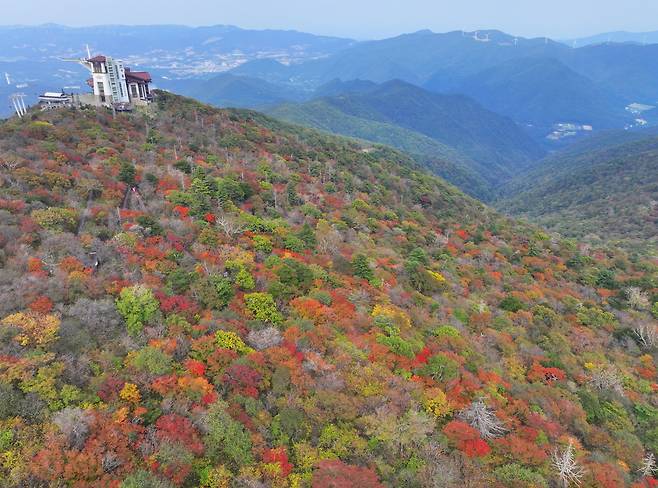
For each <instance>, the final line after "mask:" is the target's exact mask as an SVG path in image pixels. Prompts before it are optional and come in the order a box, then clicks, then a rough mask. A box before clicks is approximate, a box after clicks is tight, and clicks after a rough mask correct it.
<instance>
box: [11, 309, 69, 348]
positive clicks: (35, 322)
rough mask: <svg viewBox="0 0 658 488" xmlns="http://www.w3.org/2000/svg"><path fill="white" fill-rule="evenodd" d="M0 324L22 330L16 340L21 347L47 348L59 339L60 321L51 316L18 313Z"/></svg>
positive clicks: (36, 313) (35, 313)
mask: <svg viewBox="0 0 658 488" xmlns="http://www.w3.org/2000/svg"><path fill="white" fill-rule="evenodd" d="M0 324H2V325H4V326H6V327H16V328H17V329H19V330H20V332H19V333H18V334H17V335H16V336H15V337H14V339H15V340H16V341H18V343H19V344H20V345H21V346H47V345H48V344H50V343H52V342H54V341H55V340H56V339H57V332H58V331H59V324H60V320H59V318H58V317H57V316H55V315H51V314H42V313H38V312H18V313H15V314H12V315H9V316H7V317H5V318H4V319H2V322H0Z"/></svg>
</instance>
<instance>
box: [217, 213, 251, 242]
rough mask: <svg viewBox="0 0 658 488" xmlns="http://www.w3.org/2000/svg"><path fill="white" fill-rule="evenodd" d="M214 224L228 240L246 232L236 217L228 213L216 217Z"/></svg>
mask: <svg viewBox="0 0 658 488" xmlns="http://www.w3.org/2000/svg"><path fill="white" fill-rule="evenodd" d="M216 223H217V227H219V228H220V229H221V230H222V232H224V234H225V235H226V237H228V238H229V239H232V238H233V237H234V236H237V235H238V234H242V233H243V232H244V231H245V230H247V227H246V226H245V225H244V224H243V223H242V222H240V220H239V219H238V217H237V216H235V215H232V214H228V213H221V214H219V215H217V217H216Z"/></svg>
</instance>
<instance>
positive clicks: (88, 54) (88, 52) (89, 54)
mask: <svg viewBox="0 0 658 488" xmlns="http://www.w3.org/2000/svg"><path fill="white" fill-rule="evenodd" d="M86 46H87V59H91V51H90V50H89V44H86Z"/></svg>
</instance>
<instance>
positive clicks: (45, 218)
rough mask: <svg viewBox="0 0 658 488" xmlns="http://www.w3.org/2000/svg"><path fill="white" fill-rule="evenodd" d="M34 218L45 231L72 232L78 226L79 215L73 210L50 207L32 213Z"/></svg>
mask: <svg viewBox="0 0 658 488" xmlns="http://www.w3.org/2000/svg"><path fill="white" fill-rule="evenodd" d="M32 218H33V219H34V221H35V222H36V223H37V224H39V225H40V226H41V227H43V228H44V229H48V230H59V231H68V232H72V231H74V230H75V227H76V225H77V224H78V213H77V212H76V211H75V210H74V209H71V208H61V207H48V208H45V209H42V210H35V211H33V212H32Z"/></svg>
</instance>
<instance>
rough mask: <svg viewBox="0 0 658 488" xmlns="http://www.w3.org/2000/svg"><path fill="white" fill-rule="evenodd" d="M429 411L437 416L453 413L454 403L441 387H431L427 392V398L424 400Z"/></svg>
mask: <svg viewBox="0 0 658 488" xmlns="http://www.w3.org/2000/svg"><path fill="white" fill-rule="evenodd" d="M423 405H424V407H425V410H426V411H427V413H430V414H432V415H434V416H435V417H437V418H442V417H447V416H448V415H450V414H451V413H452V410H453V409H452V405H450V402H449V401H448V397H447V396H446V394H445V393H444V392H443V390H441V389H439V388H431V389H430V390H427V392H426V399H425V401H424V402H423Z"/></svg>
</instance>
